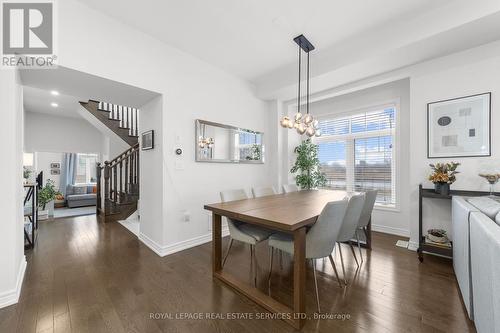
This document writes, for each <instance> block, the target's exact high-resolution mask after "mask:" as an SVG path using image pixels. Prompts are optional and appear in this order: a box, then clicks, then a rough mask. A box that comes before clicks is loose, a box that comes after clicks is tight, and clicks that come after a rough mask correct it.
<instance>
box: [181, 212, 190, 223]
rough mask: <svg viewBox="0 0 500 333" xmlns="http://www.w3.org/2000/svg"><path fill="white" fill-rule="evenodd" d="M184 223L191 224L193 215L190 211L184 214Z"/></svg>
mask: <svg viewBox="0 0 500 333" xmlns="http://www.w3.org/2000/svg"><path fill="white" fill-rule="evenodd" d="M182 221H183V222H189V221H191V214H190V213H189V211H187V210H184V211H183V212H182Z"/></svg>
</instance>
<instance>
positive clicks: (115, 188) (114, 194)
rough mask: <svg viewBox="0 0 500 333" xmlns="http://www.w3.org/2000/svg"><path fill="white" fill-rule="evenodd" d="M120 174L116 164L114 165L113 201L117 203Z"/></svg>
mask: <svg viewBox="0 0 500 333" xmlns="http://www.w3.org/2000/svg"><path fill="white" fill-rule="evenodd" d="M117 177H118V174H117V172H116V164H115V165H113V201H114V202H115V203H117V202H118V181H117Z"/></svg>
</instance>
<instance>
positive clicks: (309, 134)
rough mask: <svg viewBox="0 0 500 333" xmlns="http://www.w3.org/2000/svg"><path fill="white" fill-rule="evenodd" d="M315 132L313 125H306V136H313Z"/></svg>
mask: <svg viewBox="0 0 500 333" xmlns="http://www.w3.org/2000/svg"><path fill="white" fill-rule="evenodd" d="M315 133H316V130H315V129H314V128H313V127H308V128H307V130H306V134H307V136H308V137H312V136H314V134H315Z"/></svg>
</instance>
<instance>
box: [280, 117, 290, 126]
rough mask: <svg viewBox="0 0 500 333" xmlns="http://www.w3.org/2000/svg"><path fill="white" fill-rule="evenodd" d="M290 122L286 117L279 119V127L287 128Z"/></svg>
mask: <svg viewBox="0 0 500 333" xmlns="http://www.w3.org/2000/svg"><path fill="white" fill-rule="evenodd" d="M289 121H290V118H288V117H287V116H284V117H283V119H281V122H280V124H281V127H284V128H287V127H288V122H289Z"/></svg>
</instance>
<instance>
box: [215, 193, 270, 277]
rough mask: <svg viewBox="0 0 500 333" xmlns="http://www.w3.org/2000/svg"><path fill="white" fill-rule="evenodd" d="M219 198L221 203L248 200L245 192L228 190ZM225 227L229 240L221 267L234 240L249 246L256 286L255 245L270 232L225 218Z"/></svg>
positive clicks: (267, 236)
mask: <svg viewBox="0 0 500 333" xmlns="http://www.w3.org/2000/svg"><path fill="white" fill-rule="evenodd" d="M220 198H221V200H222V202H228V201H236V200H243V199H248V196H247V194H246V192H245V190H228V191H222V192H220ZM227 225H228V228H229V236H230V238H231V239H230V241H229V245H228V247H227V251H226V254H225V255H224V259H223V261H222V267H224V264H225V263H226V260H227V257H228V255H229V251H230V250H231V247H232V246H233V241H234V240H237V241H240V242H242V243H245V244H249V245H250V264H251V265H252V264H253V268H254V269H253V274H254V276H253V278H254V284H255V285H257V256H256V254H255V245H257V244H258V243H260V242H262V241H265V240H266V239H268V238H269V236H270V235H271V234H272V232H271V231H269V230H267V229H264V228H261V227H259V226H256V225H251V224H248V223H244V222H241V221H237V220H233V219H231V218H227Z"/></svg>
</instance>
